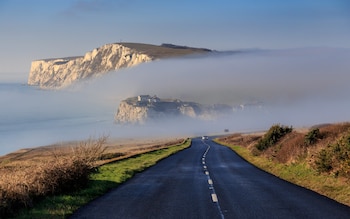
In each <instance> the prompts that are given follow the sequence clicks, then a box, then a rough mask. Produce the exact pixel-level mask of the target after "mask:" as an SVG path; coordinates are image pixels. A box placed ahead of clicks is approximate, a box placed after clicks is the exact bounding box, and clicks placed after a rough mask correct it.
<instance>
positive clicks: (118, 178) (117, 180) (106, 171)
mask: <svg viewBox="0 0 350 219" xmlns="http://www.w3.org/2000/svg"><path fill="white" fill-rule="evenodd" d="M190 145H191V141H190V139H188V140H186V141H184V142H183V143H181V144H177V145H170V146H168V147H167V148H162V149H158V150H154V151H151V152H147V153H143V154H139V155H135V156H133V157H129V158H127V159H123V160H120V161H116V162H113V163H109V164H105V165H102V166H100V167H99V168H98V171H95V172H93V174H91V175H90V179H89V181H88V182H87V185H86V187H85V188H83V189H80V190H76V191H75V192H70V193H65V194H61V195H54V196H46V197H45V198H44V199H43V200H41V201H40V202H39V203H38V204H36V205H35V206H34V208H31V209H30V210H25V211H22V212H21V213H20V214H18V215H17V217H16V218H66V217H68V216H69V215H71V214H72V213H73V212H74V211H75V210H77V209H78V208H79V207H81V206H83V205H84V204H86V203H88V202H89V201H91V200H93V199H94V198H96V197H98V196H101V195H102V194H104V193H106V192H108V191H109V190H110V189H112V188H115V187H117V186H118V185H119V184H121V183H123V182H125V181H126V180H128V179H130V178H131V177H132V176H134V175H135V174H136V173H138V172H141V171H142V170H144V169H146V168H148V167H150V166H152V165H154V164H156V163H157V162H158V161H159V160H161V159H164V158H166V157H168V156H170V155H172V154H174V153H176V152H178V151H180V150H183V149H185V148H187V147H189V146H190Z"/></svg>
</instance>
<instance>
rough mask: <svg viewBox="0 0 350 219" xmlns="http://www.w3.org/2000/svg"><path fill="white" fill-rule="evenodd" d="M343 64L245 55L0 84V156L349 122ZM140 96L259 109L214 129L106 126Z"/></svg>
mask: <svg viewBox="0 0 350 219" xmlns="http://www.w3.org/2000/svg"><path fill="white" fill-rule="evenodd" d="M348 60H350V50H347V49H332V48H307V49H293V50H277V51H276V50H275V51H245V52H240V53H227V54H212V55H209V56H206V57H193V58H185V59H184V58H181V59H169V60H160V61H155V62H151V63H147V64H142V65H139V66H137V67H134V68H130V69H124V70H120V71H118V72H111V73H109V74H107V75H105V76H103V77H99V78H96V79H93V80H90V81H85V82H81V83H77V84H75V85H74V86H72V87H69V88H67V89H66V90H60V91H43V90H36V89H34V88H31V87H27V86H21V85H18V84H0V85H1V86H0V99H1V109H0V111H1V114H0V121H1V122H0V131H1V140H0V154H3V153H8V152H10V151H14V150H16V149H18V148H23V147H33V146H39V145H44V144H50V143H54V142H59V141H66V140H79V139H84V138H87V137H89V136H98V135H101V134H107V135H110V136H111V137H112V138H114V137H115V138H120V137H154V136H172V135H188V136H191V135H201V134H210V133H213V134H217V133H222V132H223V130H224V129H229V130H230V131H232V132H233V131H237V132H242V131H256V130H261V129H266V128H268V127H269V126H271V125H272V124H274V123H282V124H286V125H293V126H294V127H299V126H309V125H314V124H318V123H329V122H339V121H349V120H350V114H349V112H350V99H349V97H348V94H349V93H350V88H349V86H348V82H349V81H350V74H349V73H348V69H350V62H348ZM140 94H150V95H157V96H159V97H161V98H178V99H181V100H184V101H194V102H198V103H202V104H216V103H225V104H230V105H239V104H245V103H252V102H262V103H263V105H264V108H263V109H261V110H250V111H249V110H248V111H245V112H239V113H233V114H232V115H230V116H226V117H225V118H223V119H221V120H220V119H219V120H217V121H196V120H182V121H161V122H158V123H153V124H148V125H144V126H121V125H116V124H113V116H114V113H115V112H116V110H117V106H118V104H119V102H120V101H121V100H123V99H126V98H128V97H131V96H137V95H140Z"/></svg>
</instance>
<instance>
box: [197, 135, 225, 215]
mask: <svg viewBox="0 0 350 219" xmlns="http://www.w3.org/2000/svg"><path fill="white" fill-rule="evenodd" d="M203 143H204V144H205V145H207V146H208V147H207V150H206V151H205V152H204V154H203V156H202V164H203V168H204V170H205V175H207V178H208V184H209V189H210V190H212V193H211V200H212V201H213V202H214V203H216V206H217V208H218V210H219V213H220V216H221V219H225V216H224V214H223V213H222V211H221V207H220V204H219V200H218V196H217V195H216V193H215V188H214V183H213V180H212V179H211V178H210V175H209V171H208V170H207V166H206V165H205V157H206V155H207V153H208V152H209V149H210V145H209V144H208V143H206V142H204V141H203Z"/></svg>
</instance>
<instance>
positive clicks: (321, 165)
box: [315, 133, 350, 179]
mask: <svg viewBox="0 0 350 219" xmlns="http://www.w3.org/2000/svg"><path fill="white" fill-rule="evenodd" d="M315 165H316V169H317V170H318V171H319V172H327V173H334V175H335V176H343V177H347V178H349V179H350V133H348V134H346V135H344V136H343V137H341V138H340V139H339V140H338V141H337V142H335V143H333V144H330V145H328V146H327V147H326V148H324V149H322V150H321V151H320V152H319V153H318V155H317V157H316V160H315Z"/></svg>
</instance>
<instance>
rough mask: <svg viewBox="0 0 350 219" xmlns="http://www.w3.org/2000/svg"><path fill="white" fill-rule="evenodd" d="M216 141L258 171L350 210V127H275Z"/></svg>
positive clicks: (331, 125) (346, 125) (335, 125)
mask: <svg viewBox="0 0 350 219" xmlns="http://www.w3.org/2000/svg"><path fill="white" fill-rule="evenodd" d="M217 141H218V142H220V143H222V144H225V145H227V146H229V147H231V148H232V149H233V150H235V151H236V152H237V153H238V154H239V155H240V156H242V157H243V158H245V159H246V160H248V161H249V162H251V163H253V164H254V165H256V166H258V167H259V168H262V169H264V170H266V171H268V172H270V173H272V174H274V175H276V176H278V177H280V178H283V179H285V180H287V181H290V182H292V183H295V184H298V185H300V186H303V187H306V188H308V189H311V190H314V191H316V192H318V193H320V194H323V195H325V196H328V197H330V198H332V199H334V200H336V201H338V202H340V203H343V204H345V205H348V206H350V123H338V124H323V125H317V126H314V127H311V128H308V129H296V130H295V129H293V127H288V126H283V125H279V124H276V125H273V126H272V127H271V128H270V129H269V130H268V131H267V132H264V133H255V134H234V135H229V136H225V137H221V138H218V139H217Z"/></svg>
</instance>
